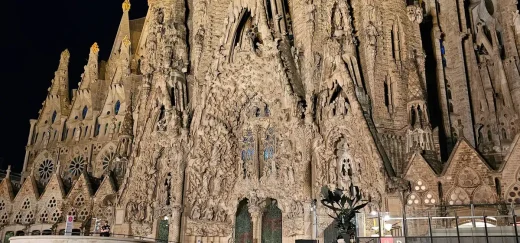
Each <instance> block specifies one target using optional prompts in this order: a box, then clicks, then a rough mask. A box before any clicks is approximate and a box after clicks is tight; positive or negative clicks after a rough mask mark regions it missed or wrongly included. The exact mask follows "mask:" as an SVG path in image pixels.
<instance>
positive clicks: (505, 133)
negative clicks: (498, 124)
mask: <svg viewBox="0 0 520 243" xmlns="http://www.w3.org/2000/svg"><path fill="white" fill-rule="evenodd" d="M501 131H502V139H507V132H506V129H505V128H502V130H501Z"/></svg>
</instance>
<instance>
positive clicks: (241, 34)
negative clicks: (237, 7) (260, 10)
mask: <svg viewBox="0 0 520 243" xmlns="http://www.w3.org/2000/svg"><path fill="white" fill-rule="evenodd" d="M238 20H239V21H240V22H238V24H237V26H236V29H235V31H234V32H233V33H232V36H233V37H232V41H231V46H230V48H229V61H230V62H233V56H234V53H235V49H238V50H244V49H246V48H248V47H249V48H251V50H252V51H254V52H256V50H257V48H258V46H257V45H258V44H260V43H262V42H261V41H260V39H259V36H258V28H257V26H256V25H255V24H254V23H253V18H252V17H251V12H250V11H248V10H246V9H243V10H242V12H240V15H239V18H238Z"/></svg>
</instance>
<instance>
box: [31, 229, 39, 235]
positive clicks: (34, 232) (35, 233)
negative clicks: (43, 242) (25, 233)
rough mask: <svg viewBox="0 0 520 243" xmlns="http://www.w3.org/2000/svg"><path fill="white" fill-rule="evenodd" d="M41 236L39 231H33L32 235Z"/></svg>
mask: <svg viewBox="0 0 520 243" xmlns="http://www.w3.org/2000/svg"><path fill="white" fill-rule="evenodd" d="M40 234H41V233H40V231H39V230H33V231H32V232H31V235H40Z"/></svg>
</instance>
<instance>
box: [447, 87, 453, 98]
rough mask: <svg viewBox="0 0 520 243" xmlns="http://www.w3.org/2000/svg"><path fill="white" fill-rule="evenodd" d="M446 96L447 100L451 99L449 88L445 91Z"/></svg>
mask: <svg viewBox="0 0 520 243" xmlns="http://www.w3.org/2000/svg"><path fill="white" fill-rule="evenodd" d="M446 96H447V97H448V100H451V99H452V98H451V89H448V90H447V92H446Z"/></svg>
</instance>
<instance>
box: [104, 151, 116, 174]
mask: <svg viewBox="0 0 520 243" xmlns="http://www.w3.org/2000/svg"><path fill="white" fill-rule="evenodd" d="M115 158H116V153H114V152H105V153H104V154H103V160H102V162H103V172H106V171H107V170H109V167H110V165H111V164H112V162H113V161H114V159H115Z"/></svg>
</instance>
